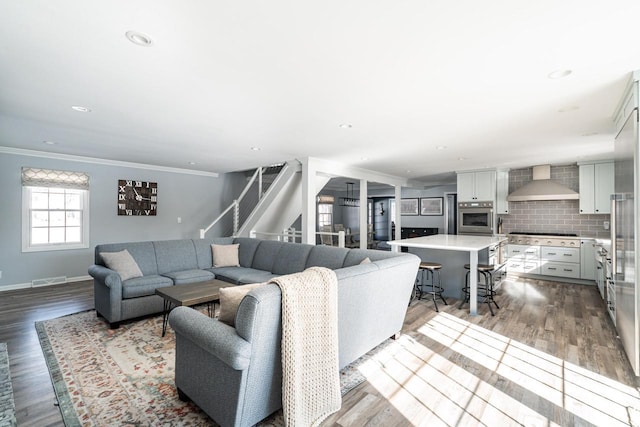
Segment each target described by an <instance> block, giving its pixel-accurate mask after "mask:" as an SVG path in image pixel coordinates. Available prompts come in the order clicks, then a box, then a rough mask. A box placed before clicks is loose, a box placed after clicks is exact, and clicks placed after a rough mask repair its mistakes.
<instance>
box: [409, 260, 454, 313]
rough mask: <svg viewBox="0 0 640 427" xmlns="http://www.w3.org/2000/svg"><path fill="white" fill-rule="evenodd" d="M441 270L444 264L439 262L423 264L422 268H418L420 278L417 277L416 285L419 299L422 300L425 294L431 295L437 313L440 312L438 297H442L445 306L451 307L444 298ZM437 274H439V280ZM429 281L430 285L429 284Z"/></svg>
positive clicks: (416, 293)
mask: <svg viewBox="0 0 640 427" xmlns="http://www.w3.org/2000/svg"><path fill="white" fill-rule="evenodd" d="M441 269H442V264H439V263H437V262H424V261H423V262H421V263H420V267H419V268H418V276H416V284H415V295H416V296H417V298H418V299H419V300H421V299H422V295H423V294H430V295H431V298H432V299H433V305H435V306H436V311H440V310H438V303H437V302H436V296H438V297H440V299H441V300H442V301H443V302H444V304H445V305H449V304H448V303H447V300H446V299H444V297H443V296H442V293H443V292H444V289H443V288H442V280H441V277H440V270H441ZM435 273H438V276H437V280H436V274H435ZM427 281H428V282H429V283H427Z"/></svg>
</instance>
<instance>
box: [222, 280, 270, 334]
mask: <svg viewBox="0 0 640 427" xmlns="http://www.w3.org/2000/svg"><path fill="white" fill-rule="evenodd" d="M262 285H264V283H253V284H251V285H240V286H230V287H228V288H220V315H219V316H218V320H219V321H221V322H224V323H226V324H227V325H229V326H235V325H236V312H237V311H238V306H239V305H240V302H241V301H242V298H244V296H245V295H247V294H248V293H249V291H251V290H252V289H254V288H257V287H258V286H262Z"/></svg>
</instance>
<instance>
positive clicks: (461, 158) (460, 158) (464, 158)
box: [458, 157, 467, 160]
mask: <svg viewBox="0 0 640 427" xmlns="http://www.w3.org/2000/svg"><path fill="white" fill-rule="evenodd" d="M458 160H467V158H466V157H458Z"/></svg>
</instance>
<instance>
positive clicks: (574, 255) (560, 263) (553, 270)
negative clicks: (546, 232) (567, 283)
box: [540, 246, 580, 279]
mask: <svg viewBox="0 0 640 427" xmlns="http://www.w3.org/2000/svg"><path fill="white" fill-rule="evenodd" d="M540 262H541V268H540V274H544V275H547V276H558V277H571V278H573V279H579V278H580V248H562V247H555V246H543V247H542V251H541V254H540Z"/></svg>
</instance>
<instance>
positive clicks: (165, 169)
mask: <svg viewBox="0 0 640 427" xmlns="http://www.w3.org/2000/svg"><path fill="white" fill-rule="evenodd" d="M0 153H4V154H14V155H18V156H30V157H43V158H47V159H56V160H68V161H71V162H82V163H93V164H97V165H105V166H120V167H125V168H135V169H147V170H154V171H159V172H170V173H180V174H186V175H198V176H208V177H212V178H218V177H219V176H220V174H219V173H217V172H205V171H198V170H192V169H182V168H172V167H168V166H157V165H148V164H146V163H133V162H123V161H120V160H107V159H99V158H96V157H84V156H75V155H71V154H60V153H48V152H46V151H36V150H25V149H23V148H13V147H2V146H0Z"/></svg>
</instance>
